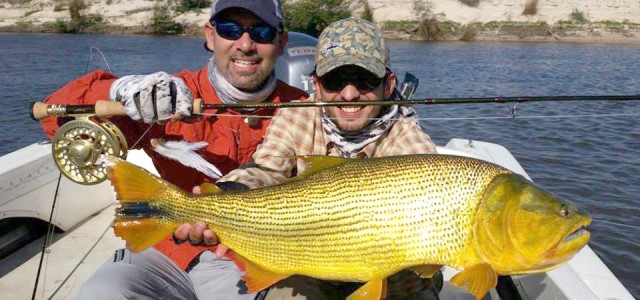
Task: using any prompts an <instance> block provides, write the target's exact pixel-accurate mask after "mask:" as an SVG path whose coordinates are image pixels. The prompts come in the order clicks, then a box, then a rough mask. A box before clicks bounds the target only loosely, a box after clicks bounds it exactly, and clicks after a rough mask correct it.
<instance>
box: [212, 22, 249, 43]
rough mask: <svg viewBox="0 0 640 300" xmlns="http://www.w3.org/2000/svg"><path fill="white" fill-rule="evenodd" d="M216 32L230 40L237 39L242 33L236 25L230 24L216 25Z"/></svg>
mask: <svg viewBox="0 0 640 300" xmlns="http://www.w3.org/2000/svg"><path fill="white" fill-rule="evenodd" d="M216 31H217V32H218V34H219V35H220V36H221V37H223V38H225V39H230V40H237V39H239V38H240V37H241V36H242V33H243V32H242V28H240V26H239V25H238V24H235V23H231V22H224V23H216Z"/></svg>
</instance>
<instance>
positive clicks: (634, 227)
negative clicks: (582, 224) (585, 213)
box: [593, 219, 640, 229]
mask: <svg viewBox="0 0 640 300" xmlns="http://www.w3.org/2000/svg"><path fill="white" fill-rule="evenodd" d="M593 222H599V223H605V224H609V225H614V226H620V227H625V228H631V229H640V226H634V225H628V224H622V223H615V222H610V221H604V220H595V219H594V220H593Z"/></svg>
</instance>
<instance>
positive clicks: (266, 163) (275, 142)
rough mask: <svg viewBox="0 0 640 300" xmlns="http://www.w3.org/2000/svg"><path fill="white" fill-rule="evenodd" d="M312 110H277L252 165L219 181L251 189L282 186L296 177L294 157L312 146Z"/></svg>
mask: <svg viewBox="0 0 640 300" xmlns="http://www.w3.org/2000/svg"><path fill="white" fill-rule="evenodd" d="M313 117H314V116H313V109H309V108H286V109H280V110H278V112H277V113H276V115H275V116H274V118H273V120H272V121H271V124H270V125H269V127H268V128H267V132H266V134H265V136H264V140H263V142H262V144H260V145H259V146H258V149H257V150H256V152H255V153H254V154H253V157H252V158H253V159H252V162H251V163H248V164H246V165H244V166H242V167H240V168H239V169H236V170H233V171H231V172H230V173H228V174H227V175H226V176H224V177H222V178H221V179H220V181H236V182H239V183H242V184H244V185H246V186H248V187H249V188H251V189H255V188H259V187H264V186H271V185H274V184H278V183H281V182H282V181H284V180H286V179H287V178H290V177H292V176H293V174H295V172H294V170H295V168H296V159H295V158H293V156H295V155H296V154H300V153H303V151H305V150H304V149H302V147H304V145H311V144H312V142H313V140H312V139H313V137H312V135H311V134H310V129H309V128H308V127H309V126H310V123H313V122H309V120H311V119H313Z"/></svg>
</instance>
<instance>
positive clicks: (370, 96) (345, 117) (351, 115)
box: [313, 65, 396, 133]
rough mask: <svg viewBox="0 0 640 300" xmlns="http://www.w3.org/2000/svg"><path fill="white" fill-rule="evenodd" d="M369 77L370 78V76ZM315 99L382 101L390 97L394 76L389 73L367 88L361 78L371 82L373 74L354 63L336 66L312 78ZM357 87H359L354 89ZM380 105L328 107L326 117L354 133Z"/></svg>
mask: <svg viewBox="0 0 640 300" xmlns="http://www.w3.org/2000/svg"><path fill="white" fill-rule="evenodd" d="M371 76H373V77H374V78H371ZM313 81H314V82H313V83H314V86H315V89H316V100H317V101H323V102H336V101H340V102H342V101H344V102H354V103H355V102H358V101H375V100H385V99H388V98H389V97H390V96H391V93H392V92H393V88H394V87H395V85H396V76H395V74H394V73H389V74H388V75H387V76H386V80H381V81H380V84H378V85H377V86H375V87H373V88H371V89H369V88H364V86H366V84H363V82H365V81H370V82H374V81H375V75H373V74H372V73H370V72H369V71H367V70H365V69H363V68H361V67H358V66H354V65H346V66H342V67H338V68H336V69H334V70H332V71H331V72H329V73H327V74H325V75H324V76H322V78H318V77H314V80H313ZM359 86H360V88H358V87H359ZM380 110H381V107H380V106H358V105H354V106H328V107H326V112H327V115H328V116H329V118H331V120H332V121H333V122H334V123H335V124H336V125H337V126H338V128H340V130H342V131H343V132H346V133H356V132H358V131H360V130H362V129H364V128H365V127H366V126H367V125H368V124H369V123H370V122H371V121H372V118H377V117H378V116H379V115H380Z"/></svg>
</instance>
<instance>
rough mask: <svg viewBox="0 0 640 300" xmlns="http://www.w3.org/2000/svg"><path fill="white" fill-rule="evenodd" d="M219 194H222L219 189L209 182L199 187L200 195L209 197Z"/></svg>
mask: <svg viewBox="0 0 640 300" xmlns="http://www.w3.org/2000/svg"><path fill="white" fill-rule="evenodd" d="M220 193H222V189H220V188H219V187H218V186H217V185H215V184H213V183H211V182H204V183H202V184H201V185H200V194H201V195H211V194H220Z"/></svg>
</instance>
